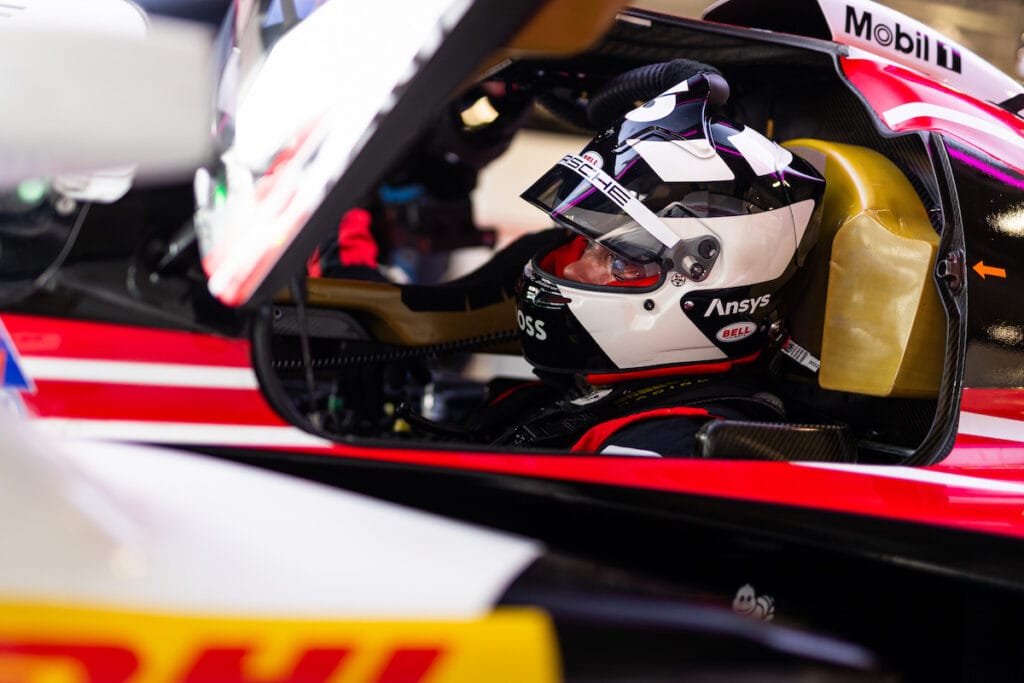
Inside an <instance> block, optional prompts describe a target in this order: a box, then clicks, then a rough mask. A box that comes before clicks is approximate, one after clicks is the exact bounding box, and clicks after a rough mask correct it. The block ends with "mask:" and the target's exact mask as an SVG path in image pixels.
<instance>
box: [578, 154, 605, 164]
mask: <svg viewBox="0 0 1024 683" xmlns="http://www.w3.org/2000/svg"><path fill="white" fill-rule="evenodd" d="M580 156H582V157H583V158H584V159H586V160H587V163H588V164H590V165H592V166H595V167H597V168H604V158H603V157H602V156H601V155H600V154H598V153H597V152H595V151H593V150H587V151H586V152H584V153H583V154H581V155H580Z"/></svg>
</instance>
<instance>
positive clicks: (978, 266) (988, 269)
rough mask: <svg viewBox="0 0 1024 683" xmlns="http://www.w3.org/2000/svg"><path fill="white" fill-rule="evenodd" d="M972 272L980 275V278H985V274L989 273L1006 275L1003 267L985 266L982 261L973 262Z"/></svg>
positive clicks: (996, 275) (997, 275) (999, 275)
mask: <svg viewBox="0 0 1024 683" xmlns="http://www.w3.org/2000/svg"><path fill="white" fill-rule="evenodd" d="M974 272H975V273H977V274H978V275H980V276H981V279H982V280H984V279H985V276H986V275H991V276H992V277H1006V269H1005V268H995V267H993V266H986V265H985V262H984V261H978V262H977V263H975V264H974Z"/></svg>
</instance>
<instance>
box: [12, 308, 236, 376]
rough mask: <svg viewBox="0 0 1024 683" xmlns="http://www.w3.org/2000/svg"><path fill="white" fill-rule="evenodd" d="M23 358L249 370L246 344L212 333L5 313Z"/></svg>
mask: <svg viewBox="0 0 1024 683" xmlns="http://www.w3.org/2000/svg"><path fill="white" fill-rule="evenodd" d="M0 321H2V322H3V324H4V326H5V327H6V328H7V331H8V332H9V333H10V335H11V340H12V341H13V342H14V346H15V347H16V348H17V350H18V353H19V354H21V355H22V356H44V357H50V356H58V357H63V358H81V359H86V358H87V359H94V360H120V361H131V362H141V363H186V364H193V365H221V366H230V367H250V366H251V365H252V361H251V355H252V354H251V353H250V350H249V342H248V340H245V339H231V338H227V337H218V336H215V335H212V334H199V333H195V332H177V331H171V330H155V329H152V328H145V327H131V326H128V325H111V324H108V323H96V322H86V321H81V320H63V319H58V318H45V317H36V316H27V315H13V314H10V313H4V314H3V315H2V316H0Z"/></svg>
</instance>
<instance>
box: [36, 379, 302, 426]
mask: <svg viewBox="0 0 1024 683" xmlns="http://www.w3.org/2000/svg"><path fill="white" fill-rule="evenodd" d="M22 398H23V400H24V401H25V405H26V406H27V407H28V408H29V410H30V411H31V412H32V413H33V414H34V415H36V416H37V417H63V418H72V419H100V420H144V421H152V422H198V423H203V424H238V425H269V426H275V427H278V426H282V425H285V424H287V423H286V422H285V421H284V420H282V419H281V418H280V417H279V416H278V415H277V413H275V412H274V411H273V410H272V409H271V408H270V406H269V405H267V402H266V401H265V400H264V399H263V395H262V394H261V393H260V392H259V391H258V390H256V389H206V388H190V387H164V386H148V385H145V386H142V385H139V386H136V385H130V384H94V383H90V382H56V381H46V380H43V381H37V382H36V393H35V394H27V393H26V394H23V395H22Z"/></svg>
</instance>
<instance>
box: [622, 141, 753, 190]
mask: <svg viewBox="0 0 1024 683" xmlns="http://www.w3.org/2000/svg"><path fill="white" fill-rule="evenodd" d="M629 143H630V144H631V145H632V146H633V149H635V150H636V151H637V153H638V154H639V155H640V156H641V157H642V158H643V160H644V161H646V162H647V163H648V165H650V167H651V168H652V169H654V172H655V173H657V174H658V175H659V176H660V177H661V179H662V180H664V181H665V182H669V183H682V182H700V181H704V182H711V181H715V180H732V179H733V178H734V177H735V176H734V175H733V173H732V170H731V169H730V168H729V167H728V166H727V165H726V163H725V162H724V161H722V158H721V157H719V156H718V153H717V152H715V150H714V148H713V147H711V145H709V144H708V142H707V141H706V140H703V139H702V140H687V141H685V142H684V141H682V140H673V141H668V140H630V141H629Z"/></svg>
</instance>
